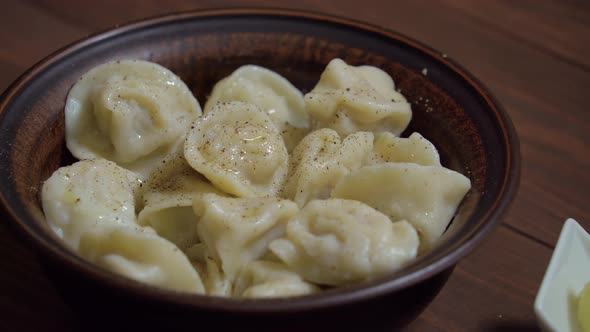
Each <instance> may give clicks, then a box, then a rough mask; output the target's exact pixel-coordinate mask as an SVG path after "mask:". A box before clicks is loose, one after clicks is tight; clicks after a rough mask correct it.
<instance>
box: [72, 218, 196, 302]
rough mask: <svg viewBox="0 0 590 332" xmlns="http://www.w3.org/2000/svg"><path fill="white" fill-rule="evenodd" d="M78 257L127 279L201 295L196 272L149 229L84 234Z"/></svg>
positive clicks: (184, 258) (121, 227)
mask: <svg viewBox="0 0 590 332" xmlns="http://www.w3.org/2000/svg"><path fill="white" fill-rule="evenodd" d="M78 253H79V254H80V255H81V256H82V257H84V258H86V259H87V260H89V261H91V262H93V263H95V264H97V265H100V266H102V267H104V268H106V269H107V270H109V271H112V272H115V273H118V274H120V275H123V276H126V277H128V278H131V279H134V280H137V281H140V282H145V283H147V284H151V285H155V286H160V287H164V288H168V289H172V290H177V291H184V292H191V293H199V294H203V293H204V292H205V289H204V287H203V283H202V282H201V278H200V276H199V274H198V273H197V271H196V270H195V269H194V268H193V266H192V265H191V263H190V262H189V260H188V259H187V258H186V256H185V255H184V254H183V253H182V252H181V251H180V250H179V249H178V248H177V247H176V246H175V245H174V244H173V243H171V242H169V241H167V240H166V239H164V238H162V237H160V236H158V235H157V234H156V232H154V230H153V229H151V228H149V227H139V226H137V225H128V226H119V227H108V228H103V229H97V230H94V231H90V232H87V233H85V234H84V235H83V236H82V238H81V239H80V248H79V250H78Z"/></svg>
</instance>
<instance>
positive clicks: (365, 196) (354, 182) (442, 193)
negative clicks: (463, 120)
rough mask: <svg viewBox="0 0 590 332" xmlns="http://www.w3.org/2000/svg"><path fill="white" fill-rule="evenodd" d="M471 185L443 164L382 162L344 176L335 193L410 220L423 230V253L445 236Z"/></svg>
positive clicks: (389, 214) (419, 229) (465, 178)
mask: <svg viewBox="0 0 590 332" xmlns="http://www.w3.org/2000/svg"><path fill="white" fill-rule="evenodd" d="M470 188H471V181H470V180H469V179H468V178H467V177H465V176H464V175H462V174H460V173H457V172H455V171H452V170H450V169H447V168H444V167H441V166H422V165H418V164H413V163H382V164H377V165H373V166H366V167H363V168H360V169H358V170H356V171H354V172H351V173H350V174H348V175H347V176H345V177H343V178H342V179H341V180H340V182H338V184H336V187H335V188H334V191H333V192H332V197H337V198H344V199H354V200H358V201H361V202H364V203H366V204H367V205H370V206H371V207H373V208H375V209H377V210H379V211H381V212H382V213H384V214H386V215H387V216H389V217H390V218H391V220H400V219H405V220H407V221H408V222H410V223H411V224H412V225H414V227H416V229H417V230H418V233H419V234H420V240H421V243H420V252H421V253H423V252H425V251H427V250H429V249H430V248H432V247H433V246H434V245H435V244H436V242H437V241H438V239H439V238H440V237H441V236H442V234H443V232H444V231H445V229H446V228H447V226H448V224H449V222H450V221H451V219H452V218H453V215H454V214H455V211H456V210H457V207H458V206H459V203H461V201H462V200H463V197H464V196H465V195H466V194H467V192H468V191H469V189H470Z"/></svg>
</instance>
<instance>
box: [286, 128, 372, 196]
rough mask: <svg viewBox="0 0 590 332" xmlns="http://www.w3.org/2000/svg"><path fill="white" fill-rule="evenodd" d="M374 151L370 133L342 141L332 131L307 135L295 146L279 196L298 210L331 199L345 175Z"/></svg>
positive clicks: (349, 137) (356, 134)
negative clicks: (295, 205) (315, 201)
mask: <svg viewBox="0 0 590 332" xmlns="http://www.w3.org/2000/svg"><path fill="white" fill-rule="evenodd" d="M372 148H373V134H372V133H367V132H358V133H355V134H352V135H349V136H348V137H346V138H345V139H344V140H342V139H341V138H340V136H339V135H338V133H337V132H336V131H334V130H332V129H327V128H326V129H319V130H316V131H313V132H311V133H310V134H308V135H307V136H306V137H305V138H304V139H303V140H302V141H301V142H300V143H299V144H298V145H297V147H295V150H294V151H293V154H292V155H291V158H290V162H289V175H288V177H287V182H286V183H285V187H284V188H283V191H282V194H281V195H282V196H283V197H285V198H288V199H292V200H294V201H295V203H297V205H299V206H300V207H302V206H304V205H305V204H306V203H307V202H309V201H311V200H313V199H323V198H328V197H330V194H331V192H332V189H333V188H334V186H335V185H336V183H337V182H338V181H339V180H340V178H342V177H343V176H344V175H346V174H348V173H349V172H350V171H352V170H355V169H357V168H359V167H361V166H362V164H363V162H364V161H365V159H367V158H368V157H369V154H370V153H371V150H372Z"/></svg>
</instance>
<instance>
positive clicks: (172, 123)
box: [65, 60, 201, 172]
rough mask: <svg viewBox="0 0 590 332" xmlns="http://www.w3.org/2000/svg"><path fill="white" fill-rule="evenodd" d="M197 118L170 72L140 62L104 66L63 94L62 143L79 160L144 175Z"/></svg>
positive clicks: (182, 87)
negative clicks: (101, 160)
mask: <svg viewBox="0 0 590 332" xmlns="http://www.w3.org/2000/svg"><path fill="white" fill-rule="evenodd" d="M199 115H201V108H200V106H199V104H198V102H197V100H196V99H195V98H194V96H193V95H192V93H191V91H190V90H189V89H188V88H187V86H186V85H185V84H184V82H182V80H181V79H180V78H179V77H178V76H176V75H175V74H174V73H172V72H171V71H170V70H168V69H166V68H164V67H162V66H160V65H158V64H156V63H151V62H147V61H140V60H125V61H114V62H109V63H105V64H103V65H100V66H97V67H95V68H93V69H91V70H90V71H89V72H87V73H86V74H84V75H83V76H82V77H81V78H80V80H79V81H78V82H76V84H74V86H73V87H72V89H71V90H70V92H69V93H68V97H67V101H66V107H65V118H66V143H67V146H68V149H69V150H70V151H71V152H72V154H73V155H74V156H75V157H77V158H79V159H92V158H99V157H100V158H105V159H108V160H112V161H114V162H116V163H117V164H119V165H121V166H123V167H125V168H127V169H130V170H133V171H144V172H145V170H146V168H147V169H149V165H146V163H147V164H151V163H154V162H157V161H159V160H157V159H158V157H156V158H154V155H157V156H160V157H163V156H165V155H166V154H167V153H169V152H171V150H173V149H174V148H175V145H176V143H178V141H179V140H182V138H183V135H184V133H185V132H186V130H187V128H188V127H189V126H190V124H191V123H192V122H193V121H194V120H195V119H196V118H197V117H198V116H199Z"/></svg>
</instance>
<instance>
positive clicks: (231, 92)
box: [204, 65, 309, 151]
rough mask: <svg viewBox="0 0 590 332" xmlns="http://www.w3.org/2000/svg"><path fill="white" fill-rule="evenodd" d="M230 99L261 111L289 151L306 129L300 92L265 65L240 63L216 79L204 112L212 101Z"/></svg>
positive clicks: (303, 104) (215, 102) (305, 116)
mask: <svg viewBox="0 0 590 332" xmlns="http://www.w3.org/2000/svg"><path fill="white" fill-rule="evenodd" d="M230 101H242V102H247V103H250V104H253V105H256V106H258V107H259V108H261V109H262V110H264V111H265V112H266V113H267V114H268V115H269V117H270V118H271V120H272V122H273V123H274V125H275V126H276V127H277V128H278V129H279V132H280V133H281V135H282V137H283V139H284V141H285V145H286V147H287V150H289V151H291V150H292V149H293V148H294V147H295V145H296V144H297V142H299V141H300V140H301V138H303V136H304V135H305V133H307V131H308V129H307V128H308V127H309V119H308V115H307V111H306V110H305V103H304V102H303V94H302V93H301V92H300V91H299V90H298V89H297V88H296V87H294V86H293V85H292V84H291V83H290V82H289V81H288V80H287V79H285V78H284V77H282V76H281V75H279V74H277V73H275V72H274V71H272V70H269V69H267V68H264V67H260V66H255V65H246V66H242V67H240V68H238V69H236V70H235V71H234V72H233V73H232V74H231V75H230V76H228V77H226V78H224V79H222V80H221V81H219V82H218V83H217V84H215V87H214V88H213V91H212V92H211V96H210V97H209V99H208V100H207V104H205V107H204V111H205V114H207V113H208V112H209V111H210V110H211V109H213V108H214V107H215V104H217V103H219V102H230Z"/></svg>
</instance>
